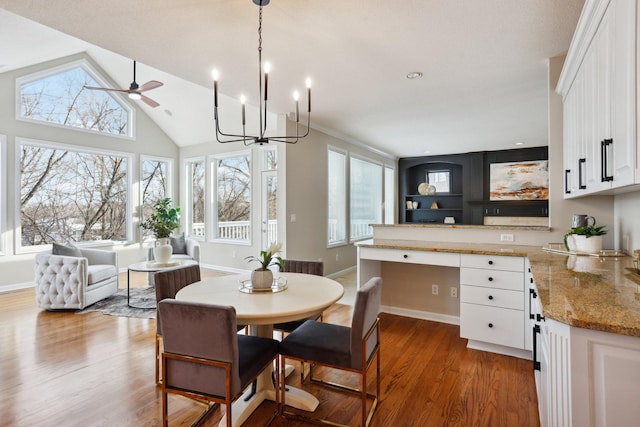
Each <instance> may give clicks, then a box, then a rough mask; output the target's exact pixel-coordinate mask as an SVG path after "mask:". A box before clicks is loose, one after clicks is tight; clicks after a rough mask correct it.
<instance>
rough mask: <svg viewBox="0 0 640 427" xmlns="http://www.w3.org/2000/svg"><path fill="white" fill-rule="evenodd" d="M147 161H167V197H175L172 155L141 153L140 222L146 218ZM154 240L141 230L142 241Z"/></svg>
mask: <svg viewBox="0 0 640 427" xmlns="http://www.w3.org/2000/svg"><path fill="white" fill-rule="evenodd" d="M147 161H152V162H166V163H167V192H166V193H165V197H171V198H172V199H173V183H174V181H173V167H174V166H173V159H172V158H171V157H160V156H149V155H146V154H141V155H140V163H139V164H138V171H139V183H140V189H139V190H140V191H139V193H140V194H139V202H140V203H139V207H140V218H139V221H140V222H139V223H140V224H142V222H143V221H144V220H145V217H144V188H143V187H144V186H143V176H142V174H143V171H144V168H143V164H144V162H147ZM152 240H154V238H153V237H151V236H148V237H146V238H145V237H144V233H143V232H142V230H141V232H140V242H142V243H145V242H150V241H152Z"/></svg>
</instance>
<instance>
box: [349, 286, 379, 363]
mask: <svg viewBox="0 0 640 427" xmlns="http://www.w3.org/2000/svg"><path fill="white" fill-rule="evenodd" d="M381 297H382V279H381V278H379V277H374V278H372V279H370V280H369V281H368V282H367V283H365V284H364V286H362V287H360V289H358V293H357V294H356V302H355V305H354V307H353V318H352V324H351V367H352V368H354V369H362V367H363V365H362V351H363V348H362V339H363V338H364V337H365V335H366V334H367V332H368V331H369V329H371V326H373V324H374V323H375V321H376V319H377V318H378V313H380V300H381ZM377 343H378V335H377V332H375V331H374V332H373V334H372V335H371V336H370V337H369V339H368V340H367V345H366V352H367V353H366V354H367V359H368V358H369V356H370V355H371V352H373V350H374V349H375V347H376V344H377Z"/></svg>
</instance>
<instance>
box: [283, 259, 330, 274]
mask: <svg viewBox="0 0 640 427" xmlns="http://www.w3.org/2000/svg"><path fill="white" fill-rule="evenodd" d="M283 271H284V272H288V273H304V274H314V275H316V276H324V263H323V262H322V261H302V260H296V259H285V260H284V269H283Z"/></svg>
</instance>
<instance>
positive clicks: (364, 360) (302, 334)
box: [280, 277, 382, 427]
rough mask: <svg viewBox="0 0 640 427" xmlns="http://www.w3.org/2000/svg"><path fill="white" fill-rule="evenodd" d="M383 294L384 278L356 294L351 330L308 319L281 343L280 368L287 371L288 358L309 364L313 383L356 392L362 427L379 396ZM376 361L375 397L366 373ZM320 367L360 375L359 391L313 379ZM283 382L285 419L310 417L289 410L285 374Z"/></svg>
mask: <svg viewBox="0 0 640 427" xmlns="http://www.w3.org/2000/svg"><path fill="white" fill-rule="evenodd" d="M381 295H382V279H381V278H379V277H374V278H372V279H371V280H369V281H368V282H367V283H366V284H365V285H364V286H362V287H361V288H360V289H359V290H358V292H357V294H356V301H355V305H354V309H353V317H352V320H351V327H346V326H341V325H334V324H331V323H323V322H317V321H315V320H307V321H306V322H304V324H302V326H300V327H299V328H297V329H296V330H295V331H293V332H292V333H291V334H289V335H288V336H287V337H285V338H284V339H283V340H282V342H281V343H280V359H281V360H280V366H282V367H283V368H284V366H285V365H286V360H287V359H294V360H299V361H301V362H306V363H309V364H310V373H309V379H310V381H311V382H313V383H318V384H324V385H328V386H331V387H334V388H339V389H341V390H344V391H347V392H351V393H356V394H357V395H358V396H359V397H360V400H361V406H362V419H361V421H362V426H363V427H365V426H368V425H369V423H370V422H371V418H372V417H373V413H374V411H375V409H376V407H377V405H378V398H379V396H380V343H379V339H380V321H379V319H378V313H379V311H380V299H381ZM373 359H376V362H377V363H376V392H375V394H372V393H369V392H368V391H367V371H368V369H369V367H370V366H371V363H372V362H373ZM318 365H320V366H326V367H329V368H335V369H340V370H345V371H349V372H355V373H357V374H358V375H359V376H360V388H359V389H356V388H352V387H347V386H344V385H339V384H335V383H329V382H325V381H322V380H321V379H318V378H314V376H313V368H314V366H318ZM280 380H281V385H280V391H281V394H282V396H281V402H282V413H283V414H284V415H285V416H289V415H292V416H295V417H302V418H308V417H307V416H306V415H303V414H299V413H294V412H287V411H286V396H285V393H284V390H285V386H286V384H285V377H284V375H281V376H280ZM367 399H372V403H371V408H370V409H369V411H367ZM308 419H310V420H311V421H314V422H318V421H320V422H323V423H327V424H332V425H340V424H336V423H334V422H332V421H329V420H319V419H313V418H308Z"/></svg>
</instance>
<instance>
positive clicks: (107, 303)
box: [76, 286, 156, 319]
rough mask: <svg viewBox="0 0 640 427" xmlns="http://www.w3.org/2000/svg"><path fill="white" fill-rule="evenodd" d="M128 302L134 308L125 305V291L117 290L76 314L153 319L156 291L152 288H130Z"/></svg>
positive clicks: (154, 315)
mask: <svg viewBox="0 0 640 427" xmlns="http://www.w3.org/2000/svg"><path fill="white" fill-rule="evenodd" d="M129 301H130V303H131V305H133V306H135V307H129V306H128V305H127V290H126V289H118V292H116V293H115V294H113V295H111V296H110V297H108V298H105V299H103V300H102V301H98V302H96V303H95V304H92V305H90V306H89V307H85V308H84V309H82V310H80V311H76V314H85V313H91V312H94V311H99V312H101V313H104V314H110V315H112V316H123V317H139V318H143V319H153V318H155V317H156V291H155V288H154V287H153V286H148V287H146V288H131V291H130V296H129Z"/></svg>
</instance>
